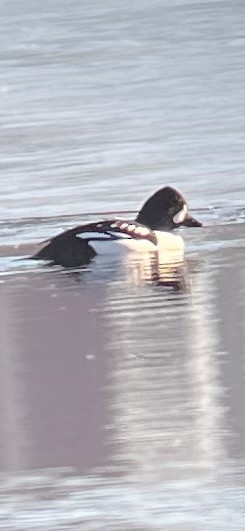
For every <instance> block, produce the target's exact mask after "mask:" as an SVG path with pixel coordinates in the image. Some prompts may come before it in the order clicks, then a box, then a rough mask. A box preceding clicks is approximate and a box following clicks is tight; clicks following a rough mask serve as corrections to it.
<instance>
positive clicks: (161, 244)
mask: <svg viewBox="0 0 245 531" xmlns="http://www.w3.org/2000/svg"><path fill="white" fill-rule="evenodd" d="M154 232H155V234H156V236H157V242H158V243H157V245H154V244H153V243H151V242H149V241H148V240H144V239H133V238H132V239H124V240H118V241H117V242H116V243H117V244H118V245H122V246H123V247H125V248H126V249H128V250H129V251H132V252H137V253H146V252H152V251H153V252H154V251H160V252H164V251H166V252H170V251H181V252H184V247H185V244H184V241H183V239H182V238H181V236H176V235H175V234H172V233H171V232H161V231H157V230H156V231H154Z"/></svg>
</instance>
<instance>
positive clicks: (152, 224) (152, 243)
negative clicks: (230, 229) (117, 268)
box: [32, 186, 202, 267]
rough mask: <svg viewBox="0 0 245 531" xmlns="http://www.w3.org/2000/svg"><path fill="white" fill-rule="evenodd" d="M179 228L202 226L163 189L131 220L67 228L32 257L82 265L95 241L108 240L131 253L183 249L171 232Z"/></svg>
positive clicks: (92, 254) (170, 190)
mask: <svg viewBox="0 0 245 531" xmlns="http://www.w3.org/2000/svg"><path fill="white" fill-rule="evenodd" d="M181 225H184V226H192V227H200V226H202V224H201V223H200V222H199V221H197V220H196V219H195V218H193V217H191V216H190V215H189V214H188V207H187V203H186V201H185V199H184V197H183V196H182V195H181V194H180V193H179V192H178V191H177V190H175V189H174V188H172V187H170V186H165V187H164V188H161V189H160V190H158V191H157V192H155V193H154V194H153V195H152V196H151V197H150V198H149V199H147V201H146V202H145V203H144V205H143V206H142V208H141V209H140V211H139V213H138V214H137V216H136V219H135V220H126V219H117V218H116V219H110V220H102V221H98V222H92V223H86V224H84V225H79V226H77V227H74V228H72V229H68V230H67V231H65V232H63V233H61V234H58V235H57V236H55V237H54V238H52V239H51V240H49V241H46V242H44V244H45V243H46V244H47V245H45V246H44V247H43V248H42V249H41V250H40V251H39V252H38V253H37V254H35V255H34V256H33V257H32V258H33V259H35V260H46V261H49V262H50V263H51V264H53V265H54V264H58V265H61V266H63V267H79V266H84V265H87V264H89V263H90V262H91V260H92V259H93V258H94V257H95V256H96V255H97V254H98V253H97V251H96V242H104V246H106V245H107V244H108V241H110V242H112V241H113V242H114V243H115V245H116V246H118V245H120V246H122V247H124V248H125V249H127V250H129V251H135V252H150V251H158V250H161V251H165V250H166V251H168V252H169V251H171V250H178V249H179V250H183V249H184V242H183V239H182V238H181V237H180V236H178V235H174V234H173V233H172V232H171V231H172V230H173V229H174V228H177V227H180V226H181ZM104 248H105V247H104Z"/></svg>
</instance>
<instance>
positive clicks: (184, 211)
mask: <svg viewBox="0 0 245 531" xmlns="http://www.w3.org/2000/svg"><path fill="white" fill-rule="evenodd" d="M187 210H188V209H187V206H186V205H184V206H183V208H182V209H181V210H180V211H179V212H177V214H175V216H174V217H173V222H174V223H176V224H179V223H183V221H184V219H185V217H186V214H187Z"/></svg>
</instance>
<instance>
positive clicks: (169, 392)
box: [108, 264, 225, 480]
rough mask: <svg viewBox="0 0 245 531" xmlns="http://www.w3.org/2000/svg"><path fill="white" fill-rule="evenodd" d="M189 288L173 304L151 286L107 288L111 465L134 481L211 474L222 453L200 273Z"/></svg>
mask: <svg viewBox="0 0 245 531" xmlns="http://www.w3.org/2000/svg"><path fill="white" fill-rule="evenodd" d="M179 267H180V268H182V267H183V264H182V265H179ZM160 271H161V270H160ZM170 271H171V272H170ZM170 271H168V272H167V271H166V270H165V269H164V270H163V277H162V281H163V284H165V283H167V281H168V275H170V276H171V279H172V280H173V279H175V275H176V268H175V266H174V267H173V269H172V268H171V270H170ZM158 272H159V269H158ZM185 272H186V271H185V269H184V272H183V274H184V273H185ZM178 273H179V269H178ZM184 276H185V275H184ZM173 281H174V280H173ZM191 281H192V294H191V296H189V295H185V294H184V293H182V294H181V295H180V298H179V297H178V298H176V297H175V295H174V293H173V294H172V296H170V295H169V292H167V293H165V292H164V291H161V290H160V291H159V290H155V289H154V287H153V286H152V285H148V286H147V285H146V287H145V289H144V291H142V290H141V289H140V286H139V284H137V283H135V284H134V285H132V284H131V288H128V289H125V287H124V291H123V292H122V290H121V288H122V286H119V285H118V284H117V285H111V287H110V295H109V297H108V303H109V305H110V311H109V312H108V318H109V321H110V328H109V341H110V350H111V355H112V357H113V363H112V365H111V366H112V367H113V369H112V382H113V388H114V401H113V404H112V408H113V413H114V415H115V434H114V443H115V460H116V462H117V463H118V464H121V466H122V467H124V466H125V464H126V468H127V473H128V474H129V475H133V476H135V475H136V476H138V475H140V477H141V479H142V477H144V476H145V478H147V480H149V479H150V478H151V477H152V476H154V477H155V476H157V477H158V476H160V477H161V478H162V479H164V478H174V479H177V478H180V477H181V478H183V477H185V476H186V477H189V478H190V475H194V476H195V475H196V474H197V473H200V470H205V471H207V470H208V471H209V472H210V471H211V472H212V471H214V469H217V468H218V466H219V463H220V462H221V460H222V457H223V455H224V453H225V445H224V440H223V438H222V436H223V433H222V418H223V413H224V412H223V409H222V407H221V405H220V393H221V392H222V390H221V389H220V387H219V364H218V360H219V358H218V357H217V356H214V354H215V353H217V351H218V342H219V337H218V335H217V322H216V320H215V317H214V299H215V291H214V279H213V277H212V275H210V274H209V273H207V272H205V271H203V272H200V273H199V275H196V276H192V279H191ZM178 282H179V279H177V283H178ZM118 288H119V289H118Z"/></svg>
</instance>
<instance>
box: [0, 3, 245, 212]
mask: <svg viewBox="0 0 245 531" xmlns="http://www.w3.org/2000/svg"><path fill="white" fill-rule="evenodd" d="M0 15H1V34H0V50H1V51H0V67H1V77H0V96H1V97H0V104H1V108H0V113H1V114H0V118H1V130H0V135H1V137H0V142H1V174H0V185H1V205H0V216H1V217H4V218H6V217H20V216H36V215H37V214H39V215H41V214H42V215H55V214H64V213H72V214H73V213H80V212H82V211H84V209H86V211H88V210H91V209H92V210H98V209H102V208H103V209H108V208H110V209H111V206H112V205H113V208H125V207H129V208H130V207H132V208H137V207H138V205H139V203H141V202H142V201H143V200H144V198H145V196H147V195H148V194H149V193H151V191H153V190H154V189H155V188H156V187H158V186H161V185H163V184H166V183H170V184H173V185H177V186H179V188H180V189H181V190H183V192H184V193H185V194H186V196H187V198H188V199H189V201H190V202H191V204H192V205H194V206H196V205H197V206H206V205H207V204H214V203H215V204H217V203H223V202H225V201H227V200H229V201H231V200H232V201H233V202H234V203H235V202H240V201H241V193H242V187H243V186H244V141H245V136H244V126H245V114H244V106H245V90H244V85H245V69H244V53H245V33H244V32H245V4H244V2H243V1H239V0H237V1H236V0H232V1H229V0H218V1H214V0H210V1H208V0H204V1H196V0H190V1H187V0H160V1H159V0H123V1H121V0H120V1H119V0H105V1H101V0H88V1H87V0H82V1H80V0H70V1H69V2H66V1H63V0H42V1H40V0H22V1H21V2H18V1H14V0H11V1H3V0H1V1H0Z"/></svg>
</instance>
